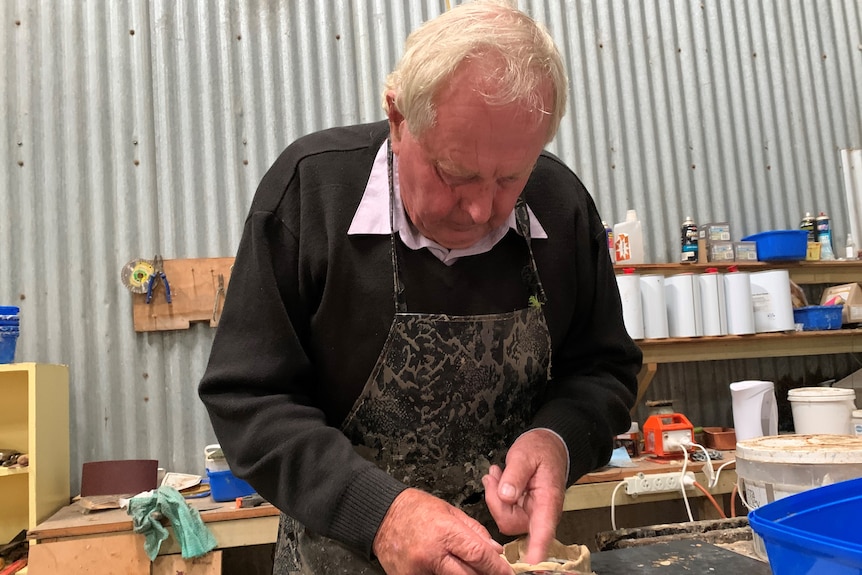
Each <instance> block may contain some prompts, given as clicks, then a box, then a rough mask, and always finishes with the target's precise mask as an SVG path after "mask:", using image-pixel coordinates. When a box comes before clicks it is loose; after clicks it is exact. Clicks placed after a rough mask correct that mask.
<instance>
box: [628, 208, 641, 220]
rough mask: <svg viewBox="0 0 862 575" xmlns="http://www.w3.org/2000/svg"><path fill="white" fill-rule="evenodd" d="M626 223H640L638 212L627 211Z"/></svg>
mask: <svg viewBox="0 0 862 575" xmlns="http://www.w3.org/2000/svg"><path fill="white" fill-rule="evenodd" d="M626 221H627V222H636V221H638V213H637V211H636V210H627V211H626Z"/></svg>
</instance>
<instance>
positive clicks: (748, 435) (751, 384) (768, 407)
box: [730, 380, 778, 442]
mask: <svg viewBox="0 0 862 575" xmlns="http://www.w3.org/2000/svg"><path fill="white" fill-rule="evenodd" d="M730 396H731V399H732V403H733V427H734V430H735V432H736V441H737V442H740V441H745V440H746V439H756V438H758V437H763V436H765V435H778V404H777V403H776V402H775V386H774V385H773V383H772V382H771V381H758V380H745V381H736V382H734V383H731V384H730Z"/></svg>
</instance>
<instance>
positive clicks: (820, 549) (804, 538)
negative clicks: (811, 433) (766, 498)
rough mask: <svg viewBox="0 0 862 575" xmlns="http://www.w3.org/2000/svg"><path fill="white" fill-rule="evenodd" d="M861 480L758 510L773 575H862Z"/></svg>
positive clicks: (756, 523)
mask: <svg viewBox="0 0 862 575" xmlns="http://www.w3.org/2000/svg"><path fill="white" fill-rule="evenodd" d="M860 517H862V478H859V479H851V480H849V481H842V482H841V483H834V484H832V485H826V486H823V487H815V488H814V489H809V490H807V491H803V492H801V493H796V494H794V495H789V496H787V497H783V498H781V499H778V500H776V501H773V502H772V503H767V504H766V505H763V506H762V507H758V508H757V509H754V510H753V511H751V512H750V513H749V514H748V521H749V524H750V525H751V528H752V529H753V530H754V532H755V533H757V534H758V535H760V537H761V538H763V542H764V544H765V546H766V554H767V556H768V557H769V565H770V567H772V573H773V575H862V529H860V528H859V527H860V525H859V521H860Z"/></svg>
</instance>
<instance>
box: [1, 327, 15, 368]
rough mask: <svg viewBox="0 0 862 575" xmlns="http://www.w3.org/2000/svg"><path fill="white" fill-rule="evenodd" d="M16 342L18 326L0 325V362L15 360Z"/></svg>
mask: <svg viewBox="0 0 862 575" xmlns="http://www.w3.org/2000/svg"><path fill="white" fill-rule="evenodd" d="M17 344H18V326H8V325H0V363H13V362H14V361H15V347H16V346H17Z"/></svg>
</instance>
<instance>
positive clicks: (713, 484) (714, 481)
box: [709, 459, 736, 489]
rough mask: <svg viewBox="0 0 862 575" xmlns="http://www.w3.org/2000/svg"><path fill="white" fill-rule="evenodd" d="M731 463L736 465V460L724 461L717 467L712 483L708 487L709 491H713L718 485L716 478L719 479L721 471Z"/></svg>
mask: <svg viewBox="0 0 862 575" xmlns="http://www.w3.org/2000/svg"><path fill="white" fill-rule="evenodd" d="M731 463H736V460H735V459H731V460H730V461H725V462H724V463H722V464H721V465H719V466H718V469H716V470H715V478H714V479H713V480H712V482H711V483H710V485H709V488H710V489H713V488H715V486H716V485H718V477H719V475H721V470H722V469H724V468H725V467H727V466H728V465H730V464H731ZM710 467H712V465H710Z"/></svg>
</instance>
